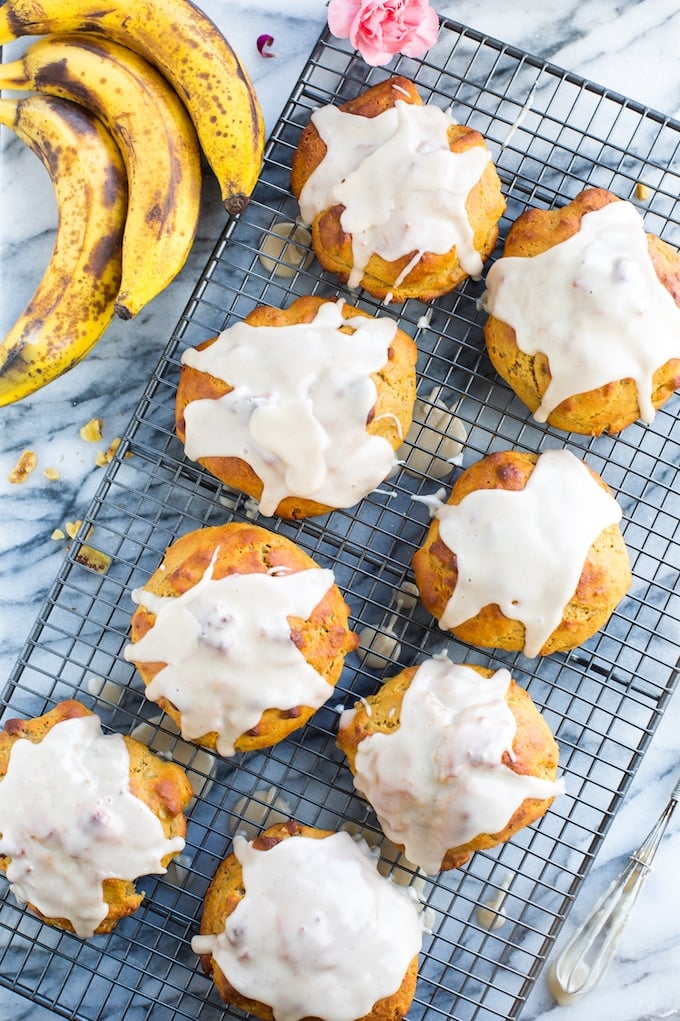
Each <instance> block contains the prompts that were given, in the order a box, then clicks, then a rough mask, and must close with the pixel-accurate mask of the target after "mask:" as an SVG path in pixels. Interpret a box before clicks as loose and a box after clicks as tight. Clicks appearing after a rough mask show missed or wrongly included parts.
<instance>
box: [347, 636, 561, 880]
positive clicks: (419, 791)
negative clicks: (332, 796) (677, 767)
mask: <svg viewBox="0 0 680 1021" xmlns="http://www.w3.org/2000/svg"><path fill="white" fill-rule="evenodd" d="M509 684H510V674H509V673H508V671H507V670H497V671H496V673H495V674H493V675H492V676H491V677H482V676H480V674H478V673H477V672H476V671H475V670H473V669H472V668H471V667H467V666H462V665H458V664H454V663H452V662H451V661H450V660H449V659H447V657H446V656H445V655H438V656H434V657H432V658H431V659H428V660H426V661H425V662H424V663H423V664H422V665H421V666H420V667H419V668H418V670H417V671H416V673H415V675H414V677H413V679H412V681H411V683H410V685H409V687H408V690H407V691H406V692H405V694H404V697H403V700H402V705H401V711H400V716H399V727H398V728H396V729H395V730H392V731H390V732H384V733H383V732H376V733H373V734H370V735H369V736H368V737H365V738H364V739H363V740H362V741H361V742H360V743H359V746H358V748H357V752H356V756H355V777H354V783H355V786H356V788H357V790H358V791H359V792H360V793H361V794H363V796H364V797H365V798H366V799H367V800H368V801H369V802H370V804H371V805H372V806H373V809H374V811H375V813H376V815H377V817H378V819H379V821H380V825H381V827H382V828H383V830H384V832H385V833H386V835H387V836H388V837H389V838H390V840H393V841H394V842H395V843H398V844H401V845H403V847H404V853H405V855H406V857H407V858H408V860H409V861H411V862H413V863H414V864H415V865H418V866H419V867H420V868H421V869H423V871H424V872H426V873H427V874H429V875H433V874H434V873H436V872H438V871H439V870H440V867H441V863H442V860H443V858H444V856H445V854H446V852H447V851H448V850H449V849H451V848H455V847H459V846H460V845H462V844H466V843H467V842H468V841H469V840H472V839H473V838H474V837H476V836H478V835H479V834H481V833H491V834H495V833H498V832H499V831H500V830H502V829H503V827H504V826H505V825H506V824H507V823H508V821H509V820H510V818H511V816H512V815H513V814H514V812H515V811H516V810H517V808H519V806H520V805H521V804H522V802H523V801H524V800H525V798H541V799H543V798H552V797H554V796H555V795H556V794H559V793H561V791H562V790H563V785H562V783H561V782H552V781H547V780H543V779H540V778H538V777H534V776H521V775H519V774H517V773H515V772H513V770H512V769H510V768H509V767H508V766H506V765H504V764H503V763H502V761H501V759H502V756H503V754H504V753H505V752H508V754H510V755H512V742H513V739H514V736H515V732H516V721H515V718H514V716H513V714H512V712H511V710H510V707H509V706H508V704H507V702H506V699H505V695H506V692H507V690H508V687H509ZM353 713H354V710H348V711H347V713H345V714H343V715H342V716H341V718H340V729H341V730H342V729H343V727H345V726H347V725H348V724H349V722H350V721H351V717H352V715H353Z"/></svg>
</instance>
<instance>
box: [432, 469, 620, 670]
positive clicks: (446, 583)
mask: <svg viewBox="0 0 680 1021" xmlns="http://www.w3.org/2000/svg"><path fill="white" fill-rule="evenodd" d="M537 461H538V456H537V455H536V454H530V453H524V452H520V451H499V452H496V453H494V454H490V455H489V456H488V457H485V458H483V459H482V460H481V461H478V462H477V463H476V464H473V465H471V467H469V468H467V469H466V470H465V471H464V472H463V473H462V474H461V475H460V476H459V477H458V479H457V480H456V482H455V483H454V485H453V488H452V491H451V495H450V497H449V499H448V500H447V503H449V504H459V503H460V502H461V501H462V500H463V498H464V497H465V496H467V495H468V493H472V492H473V491H474V490H483V489H506V490H514V491H518V490H521V489H524V487H525V485H526V483H527V481H528V479H529V477H530V475H531V473H532V471H533V470H534V467H535V465H536V463H537ZM586 467H588V466H586ZM588 471H589V472H590V474H591V475H592V476H593V478H594V479H595V480H596V481H597V483H598V485H600V486H601V487H602V488H603V489H604V490H605V492H607V493H609V487H608V486H607V485H606V483H605V482H603V480H602V479H601V478H600V477H599V476H598V475H597V474H596V473H595V472H593V471H592V469H590V468H588ZM413 570H414V572H415V579H416V585H417V586H418V590H419V592H420V598H421V600H422V602H423V605H424V606H425V607H426V609H427V610H429V612H430V613H431V614H432V615H433V616H434V617H436V618H437V619H439V618H440V617H441V616H442V614H443V613H444V610H445V609H446V606H447V603H448V601H449V599H450V597H451V595H452V593H453V590H454V588H455V587H456V584H457V580H458V567H457V558H456V555H455V553H454V552H453V551H452V550H450V549H449V548H448V546H447V545H446V544H445V543H444V542H443V541H442V539H441V538H440V535H439V522H438V520H437V519H436V518H434V519H433V520H432V522H431V524H430V527H429V530H428V533H427V536H426V539H425V542H424V544H423V545H422V546H421V548H420V549H419V550H417V551H416V553H415V555H414V557H413ZM631 580H632V579H631V570H630V561H629V557H628V551H627V549H626V545H625V543H624V540H623V536H622V534H621V531H620V529H619V526H618V525H610V526H609V527H608V528H605V529H604V530H603V531H602V532H601V533H600V535H599V536H598V537H597V539H596V540H595V542H594V543H592V545H591V547H590V550H589V552H588V555H587V557H586V561H585V564H584V566H583V570H582V572H581V576H580V578H579V581H578V585H577V587H576V590H575V592H574V594H573V596H572V597H571V599H570V600H569V602H568V603H567V605H566V606H565V608H564V611H563V615H562V620H561V622H560V624H559V625H558V627H557V628H555V630H554V631H553V632H552V634H551V635H550V637H549V638H548V640H547V641H546V642H545V644H544V645H543V647H542V648H541V650H540V655H542V656H547V655H549V654H550V653H553V652H558V651H560V650H565V649H573V648H575V646H577V645H581V644H582V643H583V642H584V641H585V640H586V639H587V638H590V636H591V635H593V634H595V632H596V631H598V630H599V629H600V628H601V627H603V625H604V624H605V623H606V621H607V620H608V619H609V617H610V616H611V614H612V612H613V610H614V608H615V607H616V606H617V605H618V603H619V602H620V600H621V599H622V598H623V596H624V595H625V594H626V592H627V591H628V589H629V588H630V584H631ZM451 630H452V632H453V633H454V634H455V635H456V636H457V637H458V638H460V639H461V640H462V641H464V642H468V643H469V644H470V645H476V646H482V647H486V648H497V649H506V650H508V651H516V650H520V649H523V648H524V645H525V638H526V634H525V627H524V624H522V623H521V622H520V621H518V620H513V619H511V618H509V617H506V616H505V614H504V613H502V612H501V609H500V607H499V606H498V605H496V604H491V605H488V606H485V607H483V608H482V609H481V610H480V612H479V613H478V614H476V615H475V616H474V617H471V618H470V619H469V620H467V621H465V622H464V623H462V624H459V625H457V626H456V627H455V628H452V629H451Z"/></svg>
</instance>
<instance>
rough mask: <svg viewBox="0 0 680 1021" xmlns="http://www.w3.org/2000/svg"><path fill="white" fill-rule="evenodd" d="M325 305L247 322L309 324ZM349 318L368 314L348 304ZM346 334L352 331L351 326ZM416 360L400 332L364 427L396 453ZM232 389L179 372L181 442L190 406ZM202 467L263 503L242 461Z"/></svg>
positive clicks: (282, 506) (302, 501) (306, 503)
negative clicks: (186, 414)
mask: <svg viewBox="0 0 680 1021" xmlns="http://www.w3.org/2000/svg"><path fill="white" fill-rule="evenodd" d="M326 300H330V299H324V298H319V297H315V296H312V295H307V296H304V297H301V298H297V299H296V300H295V301H293V303H292V304H291V305H290V306H289V307H288V308H287V309H278V308H271V307H268V306H260V307H258V308H256V309H254V310H253V311H252V312H250V313H249V314H248V315H247V316H246V317H245V320H244V321H245V322H246V323H248V324H249V325H250V326H290V325H291V324H293V323H311V322H312V321H313V320H314V318H315V316H316V314H317V312H318V310H319V308H320V307H321V305H323V304H324V302H325V301H326ZM342 315H343V318H345V319H350V318H352V317H354V316H365V317H366V318H370V316H368V314H367V313H366V312H364V311H362V310H361V309H358V308H354V307H353V306H351V305H348V304H346V303H344V304H343V306H342ZM347 332H351V328H350V327H347ZM215 339H216V338H213V339H212V340H208V341H205V342H204V343H203V344H200V345H199V346H198V350H199V351H200V350H203V349H204V348H205V347H208V346H209V345H210V344H213V343H214V342H215ZM417 356H418V351H417V348H416V345H415V343H414V341H413V339H412V338H411V337H409V336H408V334H406V333H404V331H403V330H399V329H398V330H397V332H396V334H395V337H394V340H393V342H392V344H391V346H390V349H389V359H388V361H387V362H386V364H385V365H384V366H383V368H382V369H381V370H380V371H379V372H377V373H374V374H373V375H372V377H371V378H372V379H373V382H374V383H375V386H376V391H377V397H376V402H375V405H374V407H373V410H372V412H371V415H370V416H369V420H368V421H367V422H366V430H367V432H368V433H369V434H371V435H374V436H382V437H383V438H384V439H386V440H387V441H388V442H389V443H390V444H391V446H392V448H393V449H394V450H396V449H397V448H398V447H399V445H400V444H401V443H402V441H403V438H404V436H406V434H407V433H408V430H409V429H410V427H411V420H412V417H413V406H414V403H415V398H416V379H415V365H416V359H417ZM232 390H233V387H232V386H230V385H229V384H228V383H225V382H224V381H223V380H221V379H217V378H216V377H215V376H211V375H209V374H207V373H204V372H200V371H199V370H198V369H195V368H193V367H191V366H188V365H183V366H182V368H181V371H180V378H179V385H178V388H177V402H176V431H177V436H178V438H179V440H180V441H181V442H182V443H184V441H185V439H186V425H185V421H184V410H185V408H186V406H187V405H188V404H189V403H190V402H191V401H196V400H204V399H207V400H217V399H218V398H219V397H223V396H224V395H225V394H228V393H230V392H231V391H232ZM199 464H202V465H203V466H204V468H206V469H207V470H208V471H209V472H210V473H211V474H212V475H214V476H215V477H216V478H218V479H219V480H220V481H221V482H224V483H225V485H228V486H231V487H232V488H233V489H238V490H240V491H241V492H244V493H247V494H248V496H251V497H253V499H255V500H259V499H260V497H261V495H262V490H263V484H262V480H261V479H260V477H259V476H258V475H257V474H256V472H255V471H254V470H253V468H252V467H251V466H250V465H249V464H248V463H247V462H246V461H244V460H242V459H241V458H239V457H202V458H199ZM330 510H333V508H332V507H328V506H326V505H325V504H321V503H317V502H315V501H314V500H310V499H306V498H304V497H297V496H288V497H285V498H284V499H283V500H281V501H280V503H279V505H278V506H277V508H276V514H277V515H278V516H279V517H282V518H287V519H289V520H298V519H300V518H306V517H311V516H313V515H319V514H326V513H328V512H329V511H330Z"/></svg>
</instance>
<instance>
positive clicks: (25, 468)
mask: <svg viewBox="0 0 680 1021" xmlns="http://www.w3.org/2000/svg"><path fill="white" fill-rule="evenodd" d="M37 464H38V457H37V455H36V453H35V451H34V450H24V452H23V454H22V455H21V457H20V458H19V460H18V461H17V463H16V464H15V466H14V468H12V470H11V472H10V473H9V475H8V476H7V478H8V479H9V481H10V482H12V483H13V484H17V485H18V484H20V483H22V482H25V481H26V479H27V478H28V476H29V475H30V474H31V472H32V471H34V470H35V467H36V465H37Z"/></svg>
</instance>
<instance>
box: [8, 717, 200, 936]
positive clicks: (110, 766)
mask: <svg viewBox="0 0 680 1021" xmlns="http://www.w3.org/2000/svg"><path fill="white" fill-rule="evenodd" d="M192 794H193V792H192V789H191V785H190V783H189V780H188V779H187V776H186V774H185V773H184V771H183V770H182V769H181V768H180V767H179V766H177V765H176V764H175V763H172V762H166V761H164V760H163V759H160V758H158V756H156V755H154V754H153V753H152V752H151V751H149V749H148V748H147V747H146V746H145V745H142V744H140V743H139V742H138V741H135V740H133V739H132V738H130V737H127V736H121V735H119V734H103V733H102V730H101V723H100V720H99V717H98V716H96V715H95V714H94V713H92V712H91V711H90V710H89V709H87V708H86V707H85V706H84V705H81V703H80V702H77V701H75V700H69V701H65V702H60V703H59V704H58V705H57V706H56V707H55V708H54V709H52V710H51V711H50V712H48V713H45V714H44V715H43V716H37V717H35V718H33V719H29V720H20V719H12V720H8V721H7V722H6V723H5V727H4V731H3V732H2V733H0V870H2V871H3V872H5V873H6V874H7V878H8V880H9V881H10V883H11V884H12V885H11V889H12V891H13V893H14V895H15V896H16V898H17V900H19V902H20V903H25V904H28V906H29V907H30V909H31V910H32V911H34V912H35V913H36V914H37V915H39V916H40V918H42V920H43V921H45V922H48V923H49V924H50V925H54V926H57V927H58V928H61V929H66V930H67V931H70V932H75V933H76V934H77V935H78V936H81V937H83V938H87V937H89V936H92V935H94V934H95V933H96V934H99V933H107V932H111V930H112V929H113V928H114V927H115V925H116V924H117V922H118V921H119V920H120V919H121V918H125V917H126V916H127V915H131V914H132V913H133V912H134V911H136V910H137V908H138V907H139V905H140V904H141V902H142V900H143V897H144V895H143V893H138V892H137V890H136V889H135V885H134V881H135V880H136V879H138V878H139V877H140V876H145V875H149V874H151V873H163V872H165V870H166V867H167V865H168V863H169V862H170V860H171V859H172V858H174V857H175V855H177V854H179V853H180V852H181V851H182V849H183V847H184V837H185V834H186V820H185V817H184V814H183V813H184V809H185V808H186V807H187V805H188V804H189V802H190V800H191V798H192Z"/></svg>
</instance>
